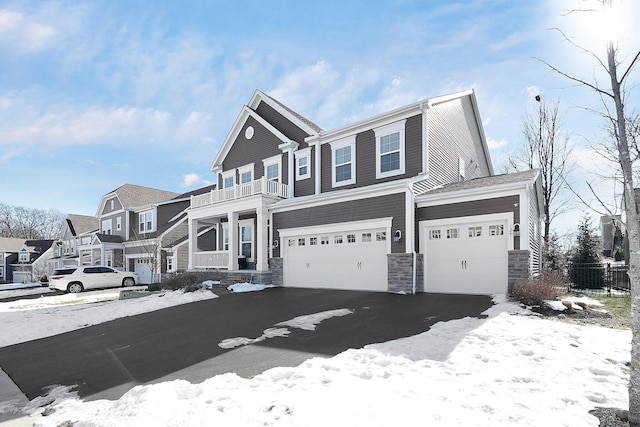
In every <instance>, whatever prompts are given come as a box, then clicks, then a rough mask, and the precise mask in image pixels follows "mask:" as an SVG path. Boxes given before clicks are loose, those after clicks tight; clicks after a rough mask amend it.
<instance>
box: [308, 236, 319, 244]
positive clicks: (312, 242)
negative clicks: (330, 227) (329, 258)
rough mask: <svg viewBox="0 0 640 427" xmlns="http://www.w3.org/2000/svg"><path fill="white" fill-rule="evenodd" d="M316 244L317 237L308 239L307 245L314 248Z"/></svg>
mask: <svg viewBox="0 0 640 427" xmlns="http://www.w3.org/2000/svg"><path fill="white" fill-rule="evenodd" d="M317 244H318V238H317V237H309V245H311V246H316V245H317Z"/></svg>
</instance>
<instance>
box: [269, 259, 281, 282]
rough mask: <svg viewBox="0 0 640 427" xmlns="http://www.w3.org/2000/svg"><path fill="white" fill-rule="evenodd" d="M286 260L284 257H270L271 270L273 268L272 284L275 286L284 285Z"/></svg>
mask: <svg viewBox="0 0 640 427" xmlns="http://www.w3.org/2000/svg"><path fill="white" fill-rule="evenodd" d="M283 268H284V262H283V259H282V258H269V270H271V284H272V285H274V286H283V285H284V275H283Z"/></svg>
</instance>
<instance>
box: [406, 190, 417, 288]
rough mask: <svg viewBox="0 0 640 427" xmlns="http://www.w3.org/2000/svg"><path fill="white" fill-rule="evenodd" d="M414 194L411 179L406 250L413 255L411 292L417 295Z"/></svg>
mask: <svg viewBox="0 0 640 427" xmlns="http://www.w3.org/2000/svg"><path fill="white" fill-rule="evenodd" d="M414 197H415V196H414V194H413V182H412V181H409V182H407V189H406V198H405V210H406V213H405V220H406V224H405V234H406V239H407V241H406V243H405V250H406V251H407V252H408V253H410V254H412V255H413V268H412V269H411V293H412V294H413V295H415V293H416V287H417V283H416V282H417V271H416V270H417V268H418V266H417V265H416V262H417V259H418V256H417V254H416V248H415V246H416V245H415V240H416V232H415V222H416V221H415V220H416V218H415V210H416V208H415V206H416V204H415V199H414Z"/></svg>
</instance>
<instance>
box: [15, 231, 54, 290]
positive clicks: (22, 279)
mask: <svg viewBox="0 0 640 427" xmlns="http://www.w3.org/2000/svg"><path fill="white" fill-rule="evenodd" d="M52 255H53V240H23V243H22V246H21V247H20V249H19V250H18V253H17V254H16V255H15V256H12V257H10V259H9V260H8V261H9V263H10V265H9V270H10V271H9V274H8V276H7V279H8V281H9V282H14V283H30V282H35V281H38V280H40V278H41V277H42V276H43V275H45V274H47V260H48V259H49V258H50V257H51V256H52Z"/></svg>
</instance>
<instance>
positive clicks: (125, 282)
mask: <svg viewBox="0 0 640 427" xmlns="http://www.w3.org/2000/svg"><path fill="white" fill-rule="evenodd" d="M135 285H136V281H135V280H133V278H131V277H125V278H124V280H123V281H122V286H123V287H125V288H128V287H130V286H135Z"/></svg>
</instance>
